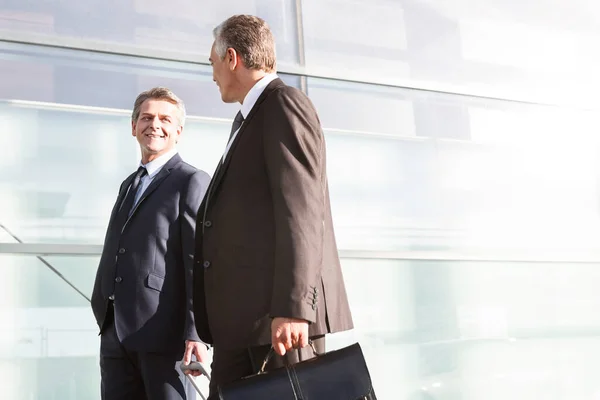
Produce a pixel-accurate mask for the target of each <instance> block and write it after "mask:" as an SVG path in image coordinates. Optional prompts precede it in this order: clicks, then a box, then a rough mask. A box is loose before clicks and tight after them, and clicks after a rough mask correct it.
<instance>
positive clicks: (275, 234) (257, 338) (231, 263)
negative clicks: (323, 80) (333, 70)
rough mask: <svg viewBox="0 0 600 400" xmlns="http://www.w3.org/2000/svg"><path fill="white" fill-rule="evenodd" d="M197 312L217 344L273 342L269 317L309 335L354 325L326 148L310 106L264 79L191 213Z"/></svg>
mask: <svg viewBox="0 0 600 400" xmlns="http://www.w3.org/2000/svg"><path fill="white" fill-rule="evenodd" d="M196 233H197V234H196V253H195V269H194V312H195V316H196V326H197V330H198V333H199V334H200V338H201V339H202V340H203V341H205V342H208V343H214V344H215V345H216V346H222V347H224V348H237V347H248V346H255V345H263V344H269V343H271V332H270V326H271V319H272V318H273V317H293V318H301V319H305V320H308V321H310V322H311V324H310V327H309V333H310V335H311V336H316V335H321V334H325V333H329V332H336V331H342V330H347V329H351V328H352V318H351V315H350V310H349V306H348V300H347V297H346V290H345V287H344V281H343V277H342V271H341V268H340V262H339V259H338V252H337V247H336V243H335V237H334V232H333V224H332V219H331V209H330V205H329V192H328V185H327V177H326V173H325V142H324V137H323V132H322V130H321V126H320V122H319V119H318V116H317V113H316V111H315V109H314V106H313V105H312V103H311V102H310V100H309V99H308V98H307V97H306V96H305V95H304V94H303V93H302V92H300V91H299V90H297V89H295V88H292V87H289V86H286V85H285V84H284V83H283V82H282V81H281V80H279V79H276V80H274V81H273V82H271V83H270V84H269V85H268V86H267V87H266V88H265V90H264V92H263V93H262V95H261V96H260V97H259V98H258V100H257V102H256V104H255V105H254V107H253V108H252V110H251V111H250V113H249V114H248V116H247V118H246V120H245V121H244V124H243V125H242V127H241V129H240V131H239V132H238V135H237V137H236V138H235V140H234V142H233V143H232V145H231V148H230V149H229V152H228V154H227V157H226V159H225V162H224V163H223V165H222V166H221V167H220V168H219V169H218V171H217V172H216V173H215V176H214V177H213V179H212V181H211V185H210V187H209V190H208V194H207V196H206V197H205V199H204V201H203V202H202V205H201V206H200V212H199V213H198V222H197V227H196Z"/></svg>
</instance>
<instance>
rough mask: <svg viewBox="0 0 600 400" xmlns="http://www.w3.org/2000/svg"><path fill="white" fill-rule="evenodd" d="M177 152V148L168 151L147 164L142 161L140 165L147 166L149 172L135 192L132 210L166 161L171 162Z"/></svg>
mask: <svg viewBox="0 0 600 400" xmlns="http://www.w3.org/2000/svg"><path fill="white" fill-rule="evenodd" d="M175 154H177V149H173V150H170V151H168V152H166V153H165V154H163V155H162V156H159V157H157V158H155V159H154V160H152V161H150V162H149V163H147V164H146V165H144V164H142V162H141V161H140V166H141V167H145V168H146V172H147V174H146V175H144V176H143V178H142V180H141V181H140V187H139V188H138V191H137V193H136V194H135V200H134V201H133V207H131V210H132V211H133V209H135V206H136V205H137V203H138V201H140V199H141V198H142V194H144V192H145V191H146V189H148V186H150V184H151V183H152V181H153V180H154V177H155V176H156V175H158V173H159V172H160V170H161V169H162V168H163V167H164V166H165V164H166V163H168V162H169V160H170V159H171V158H173V156H174V155H175Z"/></svg>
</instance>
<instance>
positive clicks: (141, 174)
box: [134, 165, 148, 180]
mask: <svg viewBox="0 0 600 400" xmlns="http://www.w3.org/2000/svg"><path fill="white" fill-rule="evenodd" d="M147 173H148V171H147V170H146V167H143V166H141V165H140V167H139V168H138V170H137V172H136V173H135V178H134V180H137V179H142V178H143V177H144V176H145V175H146V174H147Z"/></svg>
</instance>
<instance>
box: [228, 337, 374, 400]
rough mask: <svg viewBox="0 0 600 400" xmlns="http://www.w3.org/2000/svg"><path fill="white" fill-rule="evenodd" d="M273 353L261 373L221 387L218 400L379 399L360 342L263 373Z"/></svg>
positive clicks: (266, 360)
mask: <svg viewBox="0 0 600 400" xmlns="http://www.w3.org/2000/svg"><path fill="white" fill-rule="evenodd" d="M311 345H312V344H311ZM313 351H314V347H313ZM272 354H273V349H271V351H270V352H269V354H268V355H267V358H266V359H265V362H264V363H263V367H262V368H261V372H259V373H258V374H256V375H251V376H248V377H246V378H242V379H240V380H238V381H235V382H232V383H229V384H227V385H224V386H223V387H219V399H221V400H377V397H375V392H374V391H373V385H372V383H371V376H370V375H369V370H368V369H367V364H366V362H365V358H364V357H363V353H362V350H361V348H360V345H359V344H358V343H355V344H353V345H352V346H348V347H345V348H343V349H340V350H334V351H330V352H327V353H324V354H320V355H319V354H318V353H316V351H315V354H318V355H317V357H315V358H312V359H310V360H306V361H302V362H300V363H298V364H294V365H286V366H285V367H283V368H279V369H275V370H273V371H267V372H263V371H264V367H265V365H266V364H267V362H268V360H269V358H270V357H271V356H272Z"/></svg>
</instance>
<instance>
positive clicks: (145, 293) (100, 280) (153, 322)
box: [92, 88, 210, 400]
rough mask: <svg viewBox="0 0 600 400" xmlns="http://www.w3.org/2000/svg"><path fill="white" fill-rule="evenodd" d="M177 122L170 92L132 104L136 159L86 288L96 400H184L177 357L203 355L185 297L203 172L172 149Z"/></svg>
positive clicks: (177, 104) (178, 112)
mask: <svg viewBox="0 0 600 400" xmlns="http://www.w3.org/2000/svg"><path fill="white" fill-rule="evenodd" d="M184 121H185V108H184V105H183V102H182V101H181V100H180V99H179V98H178V97H177V96H175V94H173V93H172V92H171V91H170V90H169V89H166V88H154V89H151V90H148V91H146V92H143V93H141V94H140V95H139V96H138V98H137V99H136V101H135V105H134V109H133V114H132V118H131V126H132V134H133V136H134V137H135V138H136V139H137V141H138V142H139V145H140V149H141V154H142V160H141V163H140V167H139V169H138V171H137V172H135V173H133V174H131V175H130V176H129V177H127V179H125V181H123V183H122V184H121V187H120V189H119V194H118V197H117V202H116V204H115V206H114V208H113V211H112V214H111V217H110V222H109V225H108V230H107V233H106V238H105V241H104V248H103V250H102V257H101V259H100V265H99V267H98V272H97V274H96V282H95V284H94V291H93V294H92V309H93V311H94V316H95V317H96V321H97V323H98V326H99V327H100V334H101V345H100V368H101V374H102V399H103V400H121V399H122V400H131V399H136V400H137V399H140V400H141V399H151V400H152V399H155V400H165V399H168V400H171V399H172V400H175V399H185V398H186V395H185V390H184V383H183V378H182V377H181V376H180V375H179V374H178V371H177V370H176V362H178V361H179V360H181V359H182V357H183V358H184V362H185V363H188V362H189V361H190V358H191V355H192V354H194V355H195V356H196V358H197V359H199V360H200V361H206V360H207V354H206V351H207V349H206V346H205V345H204V344H203V343H201V342H200V339H199V338H198V334H197V333H196V329H195V324H194V317H193V311H192V304H191V302H192V268H193V252H194V230H195V217H196V215H197V212H198V208H199V206H200V203H201V201H202V198H203V197H204V194H205V192H206V189H207V187H208V183H209V181H210V177H209V176H208V175H207V174H206V173H205V172H203V171H200V170H197V169H196V168H194V167H192V166H191V165H189V164H186V163H185V162H183V160H182V159H181V157H180V156H179V155H178V154H177V150H176V148H175V144H176V143H177V141H178V140H179V137H180V135H181V132H182V131H183V125H184Z"/></svg>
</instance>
